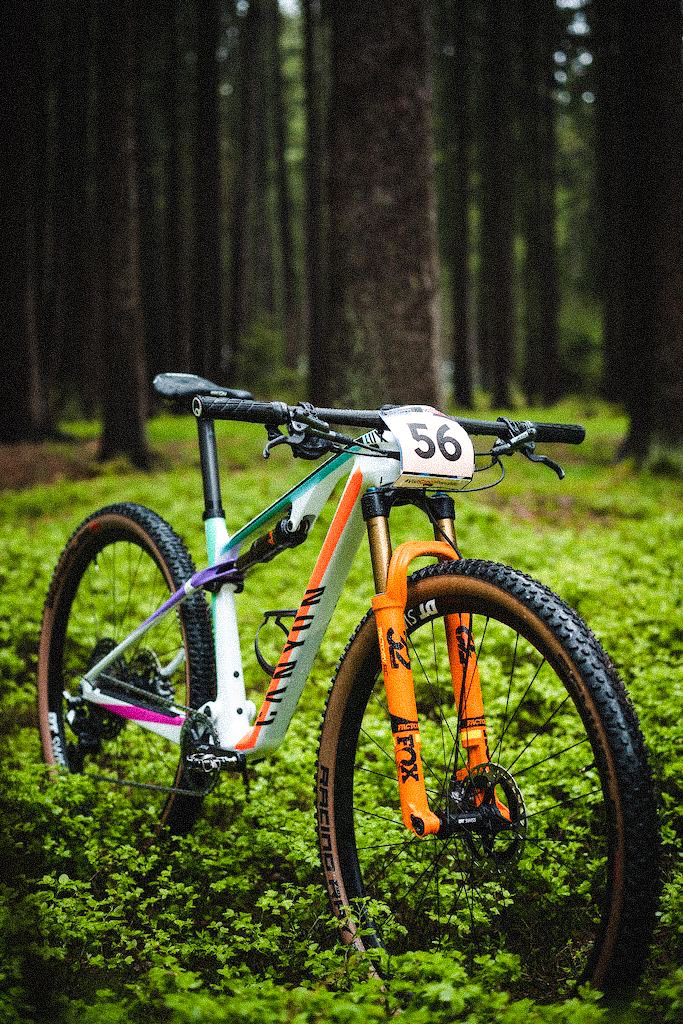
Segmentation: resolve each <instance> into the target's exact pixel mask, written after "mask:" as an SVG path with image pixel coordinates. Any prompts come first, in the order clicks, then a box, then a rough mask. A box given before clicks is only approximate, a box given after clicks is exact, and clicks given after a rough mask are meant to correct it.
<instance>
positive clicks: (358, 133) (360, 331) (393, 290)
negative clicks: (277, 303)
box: [312, 0, 439, 406]
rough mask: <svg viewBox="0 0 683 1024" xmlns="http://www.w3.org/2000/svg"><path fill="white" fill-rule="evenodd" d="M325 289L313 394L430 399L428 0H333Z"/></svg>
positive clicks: (433, 265) (433, 373)
mask: <svg viewBox="0 0 683 1024" xmlns="http://www.w3.org/2000/svg"><path fill="white" fill-rule="evenodd" d="M331 22H332V93H331V100H330V108H331V109H330V154H329V159H330V165H329V166H330V169H329V183H330V192H329V208H330V298H329V307H328V335H327V341H326V345H327V352H326V354H327V359H328V362H327V366H326V373H325V375H324V377H323V378H322V379H321V380H320V381H319V384H320V387H321V394H314V395H313V396H312V397H313V399H314V401H320V402H321V404H326V403H334V402H349V403H352V404H356V405H360V406H364V405H378V404H379V405H381V404H383V403H384V402H388V401H393V402H402V403H407V402H423V403H430V404H434V403H438V400H439V387H438V380H437V358H436V356H437V313H436V290H437V255H436V231H435V199H434V175H433V166H432V128H431V112H432V89H431V79H430V59H429V55H430V41H429V29H428V23H427V19H426V13H425V5H424V4H421V3H418V2H414V0H400V2H395V3H389V2H388V0H383V2H381V3H378V4H374V5H371V6H370V5H363V4H353V5H350V6H347V5H342V4H333V5H332V7H331Z"/></svg>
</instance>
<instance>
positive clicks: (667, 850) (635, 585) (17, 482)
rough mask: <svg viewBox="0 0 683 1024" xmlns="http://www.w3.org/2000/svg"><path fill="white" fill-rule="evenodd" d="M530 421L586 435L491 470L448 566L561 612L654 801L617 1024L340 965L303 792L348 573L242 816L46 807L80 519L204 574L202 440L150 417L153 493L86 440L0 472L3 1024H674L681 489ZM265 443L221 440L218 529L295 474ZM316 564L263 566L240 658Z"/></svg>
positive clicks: (463, 987) (607, 430)
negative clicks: (653, 838) (168, 528)
mask: <svg viewBox="0 0 683 1024" xmlns="http://www.w3.org/2000/svg"><path fill="white" fill-rule="evenodd" d="M529 415H530V416H536V418H538V419H543V420H551V419H557V420H565V421H578V422H582V421H586V422H587V426H588V439H587V441H586V443H585V445H583V446H581V447H580V448H576V449H570V448H567V447H562V448H561V447H559V446H556V447H553V448H551V449H549V450H548V453H549V454H551V455H552V456H553V457H556V458H557V459H558V460H559V461H560V462H561V463H562V464H563V466H564V467H565V469H566V470H567V477H566V479H565V480H564V481H563V482H562V483H560V482H559V481H558V480H557V478H556V477H555V476H554V475H553V474H552V473H551V472H549V471H548V470H547V469H545V468H544V467H542V466H533V465H531V464H530V463H527V462H525V461H523V460H522V459H512V460H508V461H507V462H506V469H507V477H506V479H505V480H504V481H503V482H502V483H501V485H500V486H499V487H498V488H495V489H493V490H489V491H483V492H481V493H480V494H476V495H471V496H469V497H464V496H463V497H462V498H460V499H458V501H457V507H458V514H457V526H458V538H459V542H460V546H461V547H462V549H463V552H464V554H465V555H466V556H467V555H469V556H476V557H482V558H490V559H493V560H495V561H500V562H503V563H506V564H508V565H514V566H516V567H517V568H519V569H522V570H523V571H525V572H528V573H530V574H531V575H533V576H535V577H536V578H538V579H541V580H542V581H543V582H545V583H547V584H548V585H549V586H550V587H551V588H552V589H553V590H555V591H556V592H557V593H559V594H560V596H561V597H562V598H563V599H564V600H565V601H567V602H568V603H569V604H570V605H571V606H573V607H574V608H576V609H577V610H578V611H579V613H580V614H581V615H582V616H583V617H584V618H585V619H586V620H587V621H588V622H589V623H590V625H591V627H592V628H593V630H594V631H595V632H596V634H597V635H598V637H599V638H600V640H601V641H602V642H603V644H604V645H605V647H606V649H607V650H608V651H609V652H610V655H611V657H612V660H613V661H614V663H615V665H616V666H617V668H618V670H619V672H620V674H621V675H622V677H623V678H624V681H625V682H626V684H627V686H628V689H629V692H630V694H631V697H632V699H633V702H634V705H635V707H636V710H637V712H638V715H639V718H640V721H641V724H642V728H643V732H644V735H645V738H646V742H647V744H648V747H649V750H650V755H651V760H652V766H653V771H654V775H655V779H656V784H657V787H658V790H659V792H660V802H661V814H662V824H663V834H664V861H665V882H666V884H665V888H664V894H663V899H662V904H661V908H660V915H659V918H658V921H659V923H658V927H657V931H656V934H655V939H654V946H653V953H652V957H651V963H650V967H649V969H648V972H647V974H646V976H645V978H644V979H643V982H642V983H641V987H640V989H639V992H638V996H637V998H636V1001H635V1003H634V1004H633V1005H632V1006H631V1007H630V1008H629V1009H628V1010H625V1011H620V1012H619V1013H617V1012H615V1011H607V1010H605V1009H604V1008H603V1007H601V1006H600V1005H598V1004H597V1003H596V1002H595V999H594V997H593V996H592V995H591V993H589V992H587V991H583V992H582V993H581V994H579V995H578V996H575V997H573V998H562V999H560V998H558V999H557V1001H556V1002H554V1003H551V1004H549V1005H540V1004H538V1003H534V1002H532V1001H531V1000H529V999H520V998H519V995H518V994H513V992H514V971H513V970H512V968H511V967H510V964H509V963H507V962H506V961H505V958H504V957H493V958H491V957H479V958H475V960H476V963H475V964H474V966H472V965H468V967H467V969H465V966H464V962H463V961H462V960H459V959H458V958H457V957H453V956H451V957H448V958H446V957H444V956H443V955H436V954H429V955H424V956H421V957H418V958H412V959H411V958H410V957H407V958H397V964H396V965H395V974H394V980H393V981H392V982H391V983H390V984H388V985H387V986H385V987H381V986H379V985H378V984H377V983H376V982H373V981H371V980H368V978H367V967H366V966H365V965H363V964H358V963H355V962H354V961H353V959H352V958H349V957H348V956H345V955H344V954H343V952H341V951H340V949H339V947H338V946H337V945H336V944H335V932H334V928H333V927H332V925H331V923H330V920H329V915H328V911H327V909H326V903H325V898H324V895H323V892H322V887H321V884H320V875H319V867H318V854H317V847H316V839H315V832H314V827H313V809H312V799H311V786H312V779H313V771H314V763H315V756H316V746H317V733H318V729H319V723H320V715H321V711H322V708H323V706H324V700H325V693H326V690H327V686H328V683H329V679H330V678H331V675H332V673H333V671H334V666H335V664H336V662H337V660H338V657H339V654H340V652H341V650H343V647H344V644H345V643H346V640H347V638H348V636H349V635H350V634H351V632H352V631H353V628H354V625H355V624H356V622H357V621H358V620H359V619H360V618H361V616H362V614H363V612H364V610H365V609H366V607H367V606H368V604H369V600H370V596H371V592H372V587H371V580H370V578H369V573H368V569H367V565H366V558H365V555H364V553H363V552H361V554H360V555H359V557H358V559H357V564H356V565H355V566H354V569H353V571H352V574H351V577H350V579H349V585H348V588H347V591H345V594H344V595H343V597H342V600H341V601H340V605H339V607H338V610H337V612H336V613H335V617H334V619H333V621H332V623H331V625H330V627H329V630H328V635H327V636H326V639H325V642H324V644H323V647H322V649H321V652H320V655H319V657H318V661H317V663H316V666H315V667H314V671H313V675H312V680H311V683H310V686H309V687H307V689H306V690H305V691H304V695H303V697H302V701H301V705H300V712H299V713H298V714H297V716H296V718H295V720H294V724H293V726H292V729H291V731H290V734H289V735H288V737H287V740H286V742H285V744H284V746H283V748H281V751H279V752H278V753H277V755H276V756H275V757H274V758H273V759H272V761H269V762H268V763H264V764H263V765H261V766H259V767H258V768H257V769H256V770H255V772H254V777H253V780H252V787H251V795H250V796H249V797H248V798H247V797H246V795H245V793H244V789H243V786H242V784H241V782H240V781H239V780H235V779H231V778H227V779H225V780H223V781H222V782H221V784H220V785H219V786H218V787H217V789H216V790H215V791H214V792H213V793H212V794H211V795H210V797H209V798H208V799H207V801H206V812H205V814H204V815H203V817H202V819H201V820H200V822H199V823H198V825H197V826H196V828H195V830H194V831H193V832H192V833H191V834H190V835H189V836H186V837H183V838H182V839H176V840H166V841H165V842H164V843H160V844H154V845H150V837H151V835H152V830H153V823H154V812H153V809H152V807H151V801H150V806H149V807H147V806H146V805H144V804H143V806H142V807H140V806H138V807H137V808H135V809H133V808H132V807H131V806H130V805H129V803H128V802H127V800H126V798H125V797H124V796H122V795H121V791H120V790H118V791H116V792H115V793H114V794H113V795H112V794H109V793H106V792H105V793H102V792H101V787H100V790H97V787H96V785H94V784H92V783H87V782H86V781H85V780H78V779H75V778H74V777H70V778H69V779H65V780H61V781H59V782H58V783H57V784H56V785H55V784H51V783H49V781H48V780H47V778H46V775H45V770H44V768H43V767H42V765H41V755H40V744H39V741H38V738H37V730H36V723H35V666H36V651H37V640H38V633H39V627H40V618H41V611H42V606H43V601H44V597H45V594H46V591H47V587H48V583H49V579H50V575H51V572H52V568H53V566H54V564H55V562H56V559H57V557H58V554H59V552H60V550H61V549H62V547H63V546H64V544H65V542H66V540H67V538H68V536H69V535H70V533H71V532H72V531H73V529H74V528H75V527H76V525H77V524H78V523H79V522H80V521H81V520H82V519H83V518H84V517H85V516H86V515H87V514H89V513H90V512H91V511H92V510H93V509H95V508H97V507H100V506H103V505H106V504H109V503H111V502H114V501H121V500H130V501H137V502H139V503H141V504H145V505H148V506H150V507H152V508H155V509H156V510H157V511H158V512H160V513H161V514H162V515H163V516H164V518H166V519H168V520H169V521H170V522H172V523H173V525H174V527H175V528H176V529H177V530H178V532H179V533H180V534H181V535H182V536H183V537H184V538H185V539H186V541H187V543H188V546H189V547H190V549H191V552H192V554H193V556H194V558H195V562H196V563H197V564H198V565H201V564H203V563H204V561H205V555H204V554H203V527H202V522H201V512H202V503H201V483H200V474H199V459H198V454H197V451H196V443H195V437H194V427H193V424H192V423H191V422H190V421H189V420H188V419H178V418H171V417H159V418H157V419H155V420H153V421H152V422H151V424H150V430H149V435H150V440H151V445H152V449H153V452H154V456H155V464H154V468H153V471H152V472H151V473H149V474H142V473H138V472H135V471H133V470H132V469H131V467H130V466H129V465H127V463H126V462H125V460H117V461H115V462H113V463H108V464H100V463H98V462H97V460H96V432H95V427H94V426H93V425H88V424H86V425H80V424H71V425H66V428H65V429H66V430H67V431H68V432H70V433H73V434H76V435H77V440H74V441H69V442H63V441H60V442H55V443H51V444H49V445H47V446H38V447H36V446H20V447H18V448H14V449H12V450H8V449H0V489H2V491H3V494H2V501H0V544H2V556H0V583H1V584H2V586H1V587H0V639H1V640H2V643H1V644H0V701H1V706H2V710H3V715H2V717H1V718H0V738H1V740H2V742H1V743H0V765H1V768H2V773H3V778H4V782H5V785H4V787H3V791H2V795H0V829H1V830H2V834H3V836H4V842H5V846H6V849H5V851H4V852H3V855H2V862H1V864H0V1022H2V1024H5V1022H7V1024H24V1022H28V1021H31V1020H36V1021H38V1020H40V1021H43V1020H45V1021H47V1020H49V1021H60V1022H61V1021H63V1022H64V1024H76V1022H78V1024H100V1022H101V1024H143V1022H148V1021H149V1022H153V1024H157V1022H158V1024H190V1022H191V1021H200V1022H204V1021H206V1022H230V1021H235V1020H240V1021H241V1022H242V1024H251V1022H252V1021H253V1022H254V1024H257V1022H258V1024H261V1022H262V1021H263V1020H269V1021H282V1022H296V1024H305V1022H311V1024H312V1022H321V1024H323V1022H331V1024H337V1022H338V1024H342V1022H344V1024H351V1022H358V1024H364V1022H365V1021H380V1020H383V1021H384V1020H388V1019H389V1018H390V1017H392V1016H393V1015H394V1014H395V1012H396V1011H397V1009H399V1008H400V1009H401V1010H402V1014H401V1019H402V1020H404V1021H406V1024H441V1022H443V1024H446V1022H451V1021H456V1020H463V1021H467V1022H468V1024H489V1022H490V1024H493V1022H494V1021H495V1022H496V1024H499V1022H502V1024H520V1022H522V1021H523V1022H524V1024H527V1022H539V1024H545V1022H546V1021H547V1022H550V1021H554V1022H559V1024H561V1022H567V1024H569V1022H573V1024H592V1022H593V1021H596V1022H597V1021H601V1020H605V1021H607V1020H609V1021H610V1022H611V1021H612V1020H614V1021H619V1022H620V1024H621V1022H624V1024H635V1022H640V1021H643V1022H644V1021H648V1022H656V1024H659V1022H662V1024H664V1022H674V1021H676V1020H678V1019H679V1018H680V1014H681V1012H682V1011H683V971H681V968H680V965H679V964H678V963H677V957H678V955H679V952H680V939H681V909H682V905H683V872H682V871H681V868H680V861H677V854H678V851H679V850H680V815H679V813H678V809H679V807H680V804H681V800H682V799H683V785H682V783H681V778H683V751H682V750H681V729H680V722H681V720H682V718H683V693H682V692H681V662H682V660H683V577H682V574H681V568H680V566H681V561H680V552H681V546H682V545H683V488H682V487H681V483H680V480H675V479H671V478H666V477H657V476H653V475H651V474H648V473H638V472H636V471H635V469H634V467H633V466H632V465H630V464H628V463H621V464H615V462H614V456H615V452H616V450H617V447H618V443H619V440H620V438H621V437H622V436H623V431H624V429H625V421H624V420H623V418H621V417H620V416H618V415H616V414H613V413H612V412H611V411H610V410H606V409H605V408H602V407H591V406H587V405H586V404H585V403H577V402H573V403H572V402H568V403H566V404H563V405H562V406H560V407H556V408H554V409H551V410H548V409H545V410H530V411H529ZM263 440H264V437H263V436H262V432H261V431H260V430H258V429H257V428H253V427H252V428H250V427H241V426H238V425H235V424H225V425H221V426H220V429H219V453H220V460H221V470H222V482H223V491H224V500H225V505H226V509H227V515H228V520H229V523H230V524H232V525H233V526H234V525H237V524H238V523H242V522H244V521H246V520H247V519H248V518H249V517H250V516H252V515H253V514H255V512H257V511H258V510H259V509H261V508H262V507H264V506H265V505H266V504H267V503H269V502H271V501H273V500H275V498H276V497H277V496H278V495H279V494H281V493H282V491H283V490H284V489H286V488H287V487H289V486H291V485H292V483H294V482H295V481H296V480H297V479H300V478H301V476H302V475H303V474H304V473H305V472H307V471H308V470H309V469H310V466H309V465H308V464H305V465H304V464H299V463H298V462H296V461H294V460H292V459H291V458H288V457H287V455H286V453H283V452H280V453H279V454H275V455H274V456H273V457H272V458H271V460H270V462H269V463H267V464H265V463H263V462H262V461H261V459H260V452H261V449H262V446H263ZM392 521H393V520H392ZM326 522H329V515H328V513H327V511H326V512H325V513H324V514H323V516H322V525H323V526H324V525H325V523H326ZM417 529H419V530H420V533H419V534H418V535H420V536H421V535H423V533H424V526H423V525H422V523H421V521H420V520H419V519H418V518H417V513H414V512H413V511H411V510H403V509H400V510H397V513H396V540H400V539H405V538H406V537H408V536H411V535H415V531H416V530H417ZM314 548H315V544H314V543H312V544H311V545H310V549H309V545H303V547H302V548H300V549H298V550H297V551H296V552H292V553H289V554H287V555H285V556H283V557H282V559H281V560H280V559H278V560H277V561H276V562H273V563H270V564H269V565H268V566H267V567H266V568H265V569H263V570H261V571H260V572H259V574H258V585H257V586H255V587H253V588H251V589H250V588H249V587H247V588H246V589H245V592H244V594H242V595H240V599H239V600H240V602H241V604H240V616H241V621H243V622H244V629H245V639H247V637H248V636H251V637H253V632H254V631H255V629H256V627H257V626H258V623H259V622H260V619H261V616H262V611H263V609H264V608H273V607H285V606H287V607H289V603H288V602H291V596H292V595H291V588H292V586H294V590H295V592H296V591H297V588H298V586H299V580H302V581H303V580H305V579H306V578H307V575H308V571H309V569H310V566H311V560H312V558H313V556H314V554H315V552H314V550H313V549H314ZM255 578H256V577H255ZM292 580H294V581H296V583H294V584H293V583H292ZM299 589H300V588H299ZM248 647H249V643H248V642H247V643H245V676H246V677H247V678H248V679H249V680H250V695H251V696H253V697H254V698H256V695H257V692H259V691H262V688H263V685H264V676H263V673H261V672H260V671H259V669H258V666H257V665H256V661H255V658H254V655H253V653H249V650H248ZM251 687H253V693H252V692H251ZM93 787H94V788H93Z"/></svg>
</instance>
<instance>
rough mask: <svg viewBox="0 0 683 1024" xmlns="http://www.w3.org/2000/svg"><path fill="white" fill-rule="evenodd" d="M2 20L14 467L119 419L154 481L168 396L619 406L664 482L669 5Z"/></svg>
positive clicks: (670, 207) (677, 79) (670, 203)
mask: <svg viewBox="0 0 683 1024" xmlns="http://www.w3.org/2000/svg"><path fill="white" fill-rule="evenodd" d="M12 9H14V16H11V11H12ZM6 10H7V12H8V13H9V14H10V17H9V18H8V19H7V21H8V30H7V31H6V32H5V33H4V35H3V43H2V45H3V47H4V51H5V53H4V56H5V60H4V66H5V74H6V79H7V88H6V89H5V90H4V93H3V98H2V102H3V105H4V117H5V121H6V124H7V137H8V139H9V151H8V156H9V157H10V160H9V161H8V180H7V182H6V189H5V194H6V195H7V196H9V197H11V202H9V203H8V204H7V207H8V220H7V228H6V234H5V238H6V245H5V246H4V259H5V260H6V265H5V267H4V271H3V283H4V286H5V288H6V290H7V295H6V299H5V302H4V303H3V306H4V314H5V315H4V317H3V321H2V331H3V338H2V347H3V350H4V351H5V352H7V353H10V355H11V359H10V365H9V367H8V368H7V369H6V373H5V375H4V377H3V379H2V383H1V384H0V387H1V388H2V403H0V410H1V411H0V440H1V441H4V442H12V441H19V440H22V439H23V440H27V439H32V440H35V439H39V438H41V437H42V438H45V437H50V436H54V435H55V433H56V432H58V431H59V424H60V420H62V419H64V417H65V416H66V417H68V418H73V417H74V416H81V417H86V418H92V417H94V416H99V417H100V419H101V423H102V434H101V449H100V455H101V457H102V458H104V459H106V458H107V457H110V456H114V455H116V454H119V453H123V454H126V455H127V456H128V457H129V458H130V459H131V460H132V461H133V463H134V464H136V465H140V466H144V465H145V463H146V461H147V459H148V451H147V445H146V443H145V435H144V423H145V420H146V418H147V416H148V415H149V414H150V412H151V411H152V407H151V393H150V381H151V379H152V377H153V376H154V374H155V373H157V372H159V371H161V370H175V371H190V372H194V373H199V374H202V375H204V376H205V377H208V378H209V379H212V380H215V381H217V382H219V383H221V384H223V385H227V386H233V387H235V386H237V387H246V388H248V389H250V390H252V391H254V392H256V393H258V394H259V395H260V396H263V397H271V398H277V397H282V396H290V397H297V398H299V399H302V398H308V399H309V400H310V401H312V402H314V403H315V402H317V403H318V404H320V405H332V404H337V405H339V404H341V403H355V404H356V405H357V406H361V407H363V406H378V405H381V404H383V403H385V402H387V401H393V402H406V401H424V402H428V403H431V404H436V405H439V404H441V405H443V404H444V403H446V402H450V403H451V404H452V407H453V408H456V409H459V410H465V409H468V408H472V407H474V406H476V405H477V404H478V405H484V406H486V405H487V404H488V405H490V406H493V407H496V408H523V406H524V404H525V403H529V402H533V401H543V402H545V403H546V404H548V403H552V402H553V401H556V400H557V399H559V398H561V397H563V396H565V395H567V394H576V393H581V394H589V395H599V396H602V397H603V398H605V399H607V400H608V401H610V402H617V403H621V404H622V406H623V407H624V408H625V409H626V411H627V413H628V416H629V423H630V427H629V431H628V434H627V436H626V437H625V438H624V444H623V445H622V448H621V454H623V455H633V456H635V458H636V459H637V460H638V461H639V462H643V461H646V460H648V459H650V460H654V461H655V462H657V461H658V460H659V461H662V462H663V464H664V465H665V466H666V465H668V464H669V463H670V462H671V457H670V453H671V451H672V450H673V451H675V449H676V448H677V447H680V444H681V442H682V441H683V397H682V396H683V375H682V374H681V370H680V367H681V365H683V334H682V331H683V328H682V326H681V324H682V323H683V317H682V315H681V311H682V297H681V296H682V289H683V286H682V284H681V270H680V267H681V260H680V241H681V228H682V226H683V223H682V213H681V207H682V202H683V200H682V197H683V187H682V182H681V167H682V166H683V160H682V159H681V157H682V155H683V154H682V152H681V147H682V145H683V143H682V140H683V121H682V113H681V66H680V35H681V31H680V30H681V12H680V6H679V4H678V3H677V0H662V2H661V3H658V4H657V5H655V6H654V7H653V9H652V10H649V11H648V16H647V17H642V8H641V5H640V4H638V3H636V2H634V0H626V2H624V3H622V4H619V5H617V6H615V5H614V4H610V3H608V2H607V0H590V2H588V0H557V2H553V0H533V2H529V3H521V2H516V0H487V2H483V0H462V2H459V3H452V2H448V0H440V2H434V3H432V4H421V3H415V2H409V0H406V2H405V3H393V4H390V5H389V4H386V5H379V6H378V5H372V7H365V6H364V5H360V4H358V5H353V6H352V7H349V5H340V4H328V3H325V2H316V0H311V2H302V3H301V4H299V5H297V4H296V3H294V2H293V0H291V2H289V3H284V4H278V2H277V0H250V2H247V0H238V2H236V3H229V2H226V0H201V2H196V0H195V2H191V0H167V2H161V0H159V2H154V3H149V4H145V5H142V6H141V7H140V6H139V5H136V4H134V3H132V0H131V2H125V3H121V4H117V5H111V4H104V3H97V2H89V3H84V2H81V3H77V2H75V0H71V2H70V0H60V2H54V3H51V4H48V5H32V4H28V5H26V4H15V5H11V4H10V5H8V7H7V8H6ZM406 363H408V365H409V367H410V372H409V373H406V372H405V367H406ZM674 464H675V465H677V464H678V462H677V459H676V458H674Z"/></svg>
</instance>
